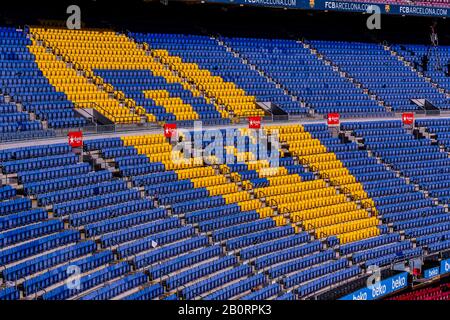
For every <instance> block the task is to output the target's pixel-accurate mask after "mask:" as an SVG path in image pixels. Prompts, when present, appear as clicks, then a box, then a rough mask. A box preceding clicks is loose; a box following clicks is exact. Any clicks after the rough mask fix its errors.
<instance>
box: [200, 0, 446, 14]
mask: <svg viewBox="0 0 450 320" xmlns="http://www.w3.org/2000/svg"><path fill="white" fill-rule="evenodd" d="M206 2H212V3H224V4H238V5H241V4H242V5H251V6H263V7H272V8H288V9H305V10H306V9H313V10H332V11H346V12H367V9H368V8H369V7H371V6H378V7H379V9H380V13H382V14H397V15H405V16H408V15H409V16H428V17H450V9H448V8H438V7H426V6H405V5H388V4H386V5H383V4H379V3H371V2H370V0H368V1H367V2H366V3H360V2H358V3H356V2H352V1H330V0H206Z"/></svg>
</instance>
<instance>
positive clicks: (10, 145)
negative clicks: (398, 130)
mask: <svg viewBox="0 0 450 320" xmlns="http://www.w3.org/2000/svg"><path fill="white" fill-rule="evenodd" d="M415 118H416V119H444V118H450V113H445V114H442V115H441V116H425V115H415ZM385 120H401V115H397V116H394V117H387V118H349V119H342V120H341V123H346V122H355V121H358V122H370V121H385ZM318 123H324V124H326V123H327V122H326V120H325V119H298V120H291V121H277V122H264V121H263V123H262V125H263V126H270V125H293V124H318ZM247 127H248V124H247V123H242V124H233V125H223V126H214V127H212V126H205V127H202V129H203V130H208V129H209V130H214V129H230V128H235V129H239V128H247ZM186 129H187V130H193V128H186ZM162 133H163V129H162V128H152V129H148V130H135V131H122V132H114V133H99V134H97V133H91V134H85V136H84V141H89V140H94V139H101V138H114V137H124V136H136V135H145V134H162ZM65 142H68V139H67V137H61V136H60V137H54V138H45V139H35V140H25V141H20V142H18V141H11V142H3V143H1V144H0V150H5V149H11V148H20V147H28V146H41V145H48V144H56V143H65Z"/></svg>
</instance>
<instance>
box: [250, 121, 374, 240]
mask: <svg viewBox="0 0 450 320" xmlns="http://www.w3.org/2000/svg"><path fill="white" fill-rule="evenodd" d="M264 130H265V132H266V133H267V134H273V135H277V136H278V138H279V140H280V141H281V142H282V143H286V144H287V145H288V147H289V151H290V152H291V153H292V154H293V155H295V156H297V158H298V159H299V161H300V162H301V163H302V164H304V165H305V166H306V167H308V168H309V169H311V170H313V171H315V172H317V173H318V174H319V175H320V177H321V179H319V180H314V181H311V182H300V181H297V180H294V181H293V180H292V179H293V178H287V177H286V178H285V180H284V181H286V183H285V184H283V178H284V177H280V179H279V180H271V181H270V187H268V188H260V189H257V190H261V191H262V193H263V194H266V195H268V197H267V199H268V201H270V202H271V203H276V204H277V207H278V209H279V210H280V211H281V212H282V213H289V215H290V217H291V221H292V222H294V223H299V222H301V223H302V225H303V227H304V229H305V230H314V233H315V235H316V237H319V238H322V237H328V236H330V235H336V236H337V237H338V238H339V240H340V242H341V243H346V242H349V241H356V240H360V239H364V238H367V237H372V236H375V235H378V234H379V230H378V228H376V226H377V225H379V224H380V221H379V220H378V219H377V217H376V214H377V211H376V209H375V204H374V202H373V200H372V199H370V198H369V197H368V195H367V193H366V192H365V191H364V188H363V186H362V185H361V184H360V183H358V182H357V180H356V178H355V177H354V176H352V175H351V174H350V172H349V171H348V169H347V168H345V166H344V164H343V163H342V162H341V161H340V160H339V159H337V157H336V155H335V154H334V153H332V152H328V151H327V149H326V147H325V146H324V145H322V143H321V142H320V140H318V139H314V138H313V137H312V136H311V135H310V134H309V133H308V132H306V131H305V130H304V128H303V127H302V126H301V125H292V126H271V127H266V128H264ZM272 181H273V183H274V184H272ZM326 181H329V183H330V185H328V184H327V183H326ZM308 184H310V188H308ZM316 184H317V185H316ZM302 185H305V186H304V187H301V186H302ZM335 187H338V188H340V189H342V190H344V191H345V192H346V193H349V194H350V195H351V196H353V197H356V198H358V199H361V200H362V204H363V205H365V206H370V210H371V212H372V216H371V215H370V214H369V212H368V211H367V210H366V209H365V208H362V207H361V206H360V205H359V204H358V203H356V202H355V201H353V200H350V199H348V197H347V195H346V194H342V193H338V191H337V190H336V188H335ZM256 192H258V191H256Z"/></svg>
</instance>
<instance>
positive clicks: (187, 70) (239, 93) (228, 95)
mask: <svg viewBox="0 0 450 320" xmlns="http://www.w3.org/2000/svg"><path fill="white" fill-rule="evenodd" d="M152 54H153V56H155V57H158V58H160V59H161V61H163V62H164V63H167V64H169V65H170V67H171V68H172V70H175V71H178V72H179V73H180V75H181V76H183V77H186V78H187V79H189V81H192V82H193V83H195V84H196V85H197V87H198V88H199V89H200V90H203V91H204V92H205V93H206V96H207V97H209V98H214V99H216V102H217V103H218V104H219V105H224V106H225V108H226V111H228V112H229V113H230V114H231V115H232V116H237V117H248V116H263V115H264V111H263V110H261V109H259V108H258V106H257V105H256V97H254V96H250V95H247V94H246V93H245V91H244V90H242V89H239V88H237V87H236V85H235V84H234V83H232V82H226V81H225V80H223V78H222V77H219V76H213V75H212V74H211V72H209V71H208V70H205V69H200V67H199V66H198V65H197V64H195V63H186V62H183V61H182V59H181V58H180V57H178V56H172V55H170V54H169V52H168V51H167V50H161V49H159V50H153V52H152ZM218 109H219V110H220V108H219V107H218Z"/></svg>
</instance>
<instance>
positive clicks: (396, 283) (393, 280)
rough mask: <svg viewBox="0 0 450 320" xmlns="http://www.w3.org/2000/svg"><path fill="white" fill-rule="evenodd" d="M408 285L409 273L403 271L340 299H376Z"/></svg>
mask: <svg viewBox="0 0 450 320" xmlns="http://www.w3.org/2000/svg"><path fill="white" fill-rule="evenodd" d="M407 285H408V273H407V272H402V273H400V274H398V275H396V276H393V277H390V278H387V279H384V280H382V281H380V282H379V283H377V284H375V285H373V286H371V287H366V288H363V289H360V290H358V291H355V292H353V293H351V294H349V295H346V296H344V297H342V298H340V299H339V300H375V299H378V298H381V297H384V296H386V295H388V294H390V293H392V292H394V291H397V290H400V289H403V288H405V287H406V286H407Z"/></svg>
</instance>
